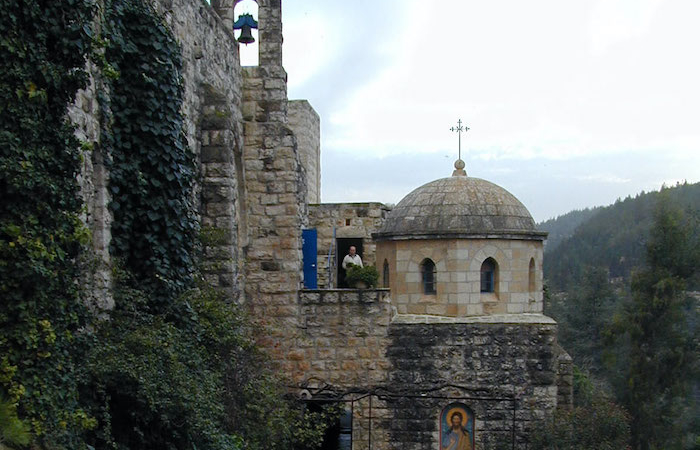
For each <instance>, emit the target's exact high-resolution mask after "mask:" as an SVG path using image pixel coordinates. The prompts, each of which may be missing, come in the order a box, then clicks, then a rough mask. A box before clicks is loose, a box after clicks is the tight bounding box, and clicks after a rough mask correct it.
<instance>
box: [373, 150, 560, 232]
mask: <svg viewBox="0 0 700 450" xmlns="http://www.w3.org/2000/svg"><path fill="white" fill-rule="evenodd" d="M460 163H461V164H460ZM455 168H456V170H455V171H454V173H453V175H452V176H451V177H447V178H441V179H439V180H435V181H431V182H430V183H427V184H424V185H423V186H421V187H419V188H417V189H415V190H414V191H413V192H411V193H410V194H408V195H407V196H406V197H404V198H403V199H402V200H401V201H400V202H399V203H398V205H396V206H395V207H394V208H393V209H392V211H391V212H390V213H389V215H388V217H387V219H386V222H385V223H384V226H383V227H382V228H381V230H380V231H379V232H378V233H376V234H375V235H374V237H375V239H377V240H403V239H451V238H500V239H534V240H544V238H545V237H546V235H547V233H544V232H540V231H537V229H536V227H535V221H534V220H533V219H532V216H531V215H530V213H529V212H528V210H527V208H525V206H524V205H523V204H522V203H520V201H519V200H518V199H517V198H515V196H513V194H511V193H510V192H508V191H507V190H505V189H503V188H502V187H500V186H498V185H496V184H493V183H491V182H489V181H486V180H482V179H480V178H473V177H468V176H467V175H466V172H465V171H464V170H463V168H464V163H463V162H462V161H461V160H458V161H457V163H455Z"/></svg>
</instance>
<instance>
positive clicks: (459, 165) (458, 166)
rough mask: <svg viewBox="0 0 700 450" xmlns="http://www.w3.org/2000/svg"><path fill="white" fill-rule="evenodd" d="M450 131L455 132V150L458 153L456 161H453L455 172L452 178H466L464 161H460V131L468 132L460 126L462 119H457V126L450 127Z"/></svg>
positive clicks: (464, 127)
mask: <svg viewBox="0 0 700 450" xmlns="http://www.w3.org/2000/svg"><path fill="white" fill-rule="evenodd" d="M450 131H456V132H457V143H458V147H457V149H458V152H459V153H458V157H457V161H455V170H454V172H452V176H467V172H466V171H465V170H464V161H462V131H464V132H465V133H466V132H467V131H469V127H468V126H466V125H464V126H462V119H459V120H458V121H457V126H456V127H451V128H450Z"/></svg>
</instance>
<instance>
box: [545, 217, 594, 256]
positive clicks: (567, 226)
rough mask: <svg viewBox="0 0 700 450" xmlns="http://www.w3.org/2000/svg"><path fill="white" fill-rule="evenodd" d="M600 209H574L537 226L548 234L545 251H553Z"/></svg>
mask: <svg viewBox="0 0 700 450" xmlns="http://www.w3.org/2000/svg"><path fill="white" fill-rule="evenodd" d="M601 209H603V207H602V206H596V207H595V208H592V209H591V208H586V209H575V210H573V211H569V212H568V213H566V214H563V215H561V216H557V217H556V218H554V219H549V220H545V221H544V222H541V223H539V224H537V228H539V229H540V230H542V231H546V232H547V233H549V235H548V236H547V240H546V241H545V243H544V248H545V251H547V252H550V251H553V250H554V249H555V248H557V247H558V246H559V244H561V242H562V241H564V240H566V239H568V238H570V237H571V236H572V235H573V234H574V231H576V229H577V228H578V226H579V225H581V224H582V223H583V222H586V221H587V220H589V219H590V218H591V217H593V216H594V215H595V214H596V213H597V212H598V211H600V210H601Z"/></svg>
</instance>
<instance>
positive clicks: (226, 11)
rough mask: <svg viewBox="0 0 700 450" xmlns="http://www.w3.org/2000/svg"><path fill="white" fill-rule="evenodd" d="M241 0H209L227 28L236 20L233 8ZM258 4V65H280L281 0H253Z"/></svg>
mask: <svg viewBox="0 0 700 450" xmlns="http://www.w3.org/2000/svg"><path fill="white" fill-rule="evenodd" d="M242 1H243V0H211V5H212V7H213V8H214V10H215V11H216V12H217V13H218V14H219V17H221V19H222V20H223V22H224V25H225V26H226V28H227V29H228V30H231V31H233V24H234V22H235V21H236V19H237V17H235V13H234V9H236V6H237V5H238V4H239V3H241V2H242ZM253 1H255V3H257V4H258V17H257V18H256V20H257V21H258V40H257V41H258V61H259V65H260V66H267V67H282V1H281V0H253Z"/></svg>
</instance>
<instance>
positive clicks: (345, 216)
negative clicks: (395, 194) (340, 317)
mask: <svg viewBox="0 0 700 450" xmlns="http://www.w3.org/2000/svg"><path fill="white" fill-rule="evenodd" d="M388 213H389V208H388V207H387V206H385V205H384V204H382V203H374V202H373V203H321V204H320V205H313V204H312V205H309V227H310V228H315V229H316V230H317V232H318V242H317V244H318V246H317V249H318V250H317V254H318V260H317V264H316V266H317V267H318V285H319V287H322V288H332V287H336V286H337V282H336V281H337V280H336V278H335V269H336V267H335V266H334V264H335V263H336V262H337V261H338V258H340V259H341V260H342V258H343V257H344V256H345V255H337V252H336V251H333V253H332V255H331V261H330V262H331V265H330V267H329V261H328V254H329V250H331V247H333V249H334V250H335V242H334V240H333V230H334V229H335V237H336V238H361V239H362V240H363V252H362V255H361V256H362V261H363V263H364V264H365V265H367V264H369V265H377V258H376V248H377V244H376V243H375V242H374V240H373V239H372V233H374V232H376V231H378V230H379V229H380V228H381V227H382V225H383V224H384V220H385V219H386V216H387V214H388ZM377 269H378V270H379V272H380V273H381V270H382V269H381V265H379V266H377ZM331 272H333V274H332V275H331Z"/></svg>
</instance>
